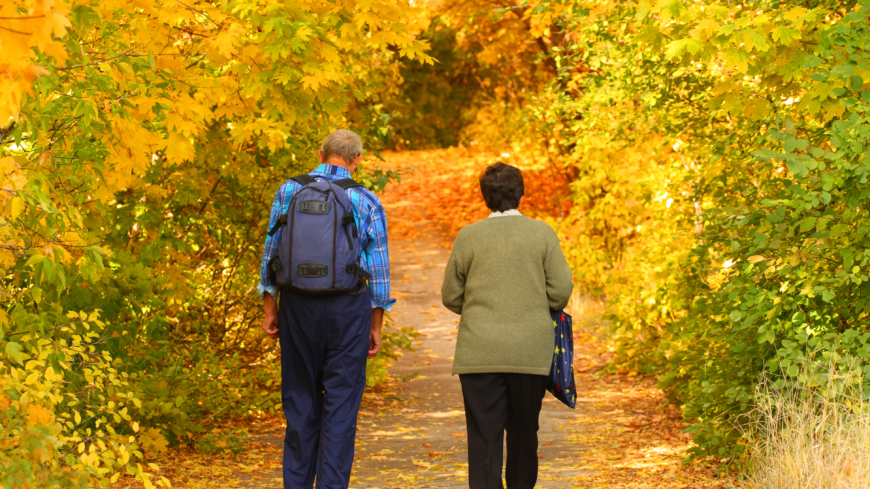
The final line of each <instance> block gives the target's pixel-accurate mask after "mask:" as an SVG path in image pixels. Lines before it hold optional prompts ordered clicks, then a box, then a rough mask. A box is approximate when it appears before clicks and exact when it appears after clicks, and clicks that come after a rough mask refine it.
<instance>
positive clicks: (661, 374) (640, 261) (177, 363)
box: [0, 0, 870, 489]
mask: <svg viewBox="0 0 870 489" xmlns="http://www.w3.org/2000/svg"><path fill="white" fill-rule="evenodd" d="M868 9H870V6H867V5H865V4H864V3H861V2H834V1H827V0H820V1H814V2H771V1H767V0H758V1H746V2H742V3H738V2H736V1H713V2H686V1H683V0H661V1H657V2H646V1H641V2H634V1H609V0H608V1H591V0H571V1H563V0H523V1H520V2H517V3H516V4H511V5H508V4H503V3H502V2H498V1H491V0H483V1H469V0H443V1H441V2H432V3H431V4H428V5H423V4H418V3H414V5H412V4H411V3H410V2H403V1H392V0H365V1H357V0H349V1H341V2H338V1H335V2H332V1H305V0H299V1H292V2H276V1H273V0H216V1H201V0H199V1H180V0H134V1H129V2H121V1H117V0H40V1H37V0H11V1H5V2H3V3H2V4H0V48H2V50H0V186H2V189H0V281H2V282H0V283H2V290H0V294H2V297H3V304H2V308H0V355H2V358H0V467H3V468H4V470H3V471H0V486H2V487H4V488H7V489H8V488H12V487H25V486H26V487H58V486H63V487H76V486H84V485H87V484H96V483H101V482H107V481H111V480H113V479H115V480H117V478H119V477H121V476H124V477H136V478H138V479H139V480H141V481H142V483H143V484H144V485H145V486H149V487H150V486H151V485H154V484H163V485H166V484H167V482H166V481H165V480H163V479H161V478H160V477H159V475H155V474H156V470H155V467H152V466H149V465H148V463H149V462H148V460H149V459H148V456H149V455H152V454H158V453H161V452H162V451H165V450H166V448H167V447H168V446H171V445H178V444H187V445H190V446H195V445H196V444H197V443H198V441H200V440H202V439H204V433H205V431H206V430H208V428H209V427H210V426H211V424H212V423H215V422H218V421H220V420H221V419H224V418H225V417H230V416H241V415H245V414H249V413H252V412H259V411H262V410H266V409H270V408H271V407H273V406H274V405H275V403H276V398H275V394H274V393H275V392H276V391H277V389H276V388H275V387H274V381H275V379H276V377H275V374H276V372H277V365H276V364H275V350H274V345H273V344H271V343H268V344H267V343H265V340H264V338H263V336H262V335H261V334H260V332H259V331H258V322H259V320H260V312H259V304H258V301H257V300H256V293H255V291H254V286H255V284H256V282H257V277H258V273H259V272H258V262H259V258H260V257H259V252H260V247H261V244H262V239H263V229H264V227H265V221H266V219H267V213H268V208H269V203H270V201H271V198H272V195H271V192H273V191H274V189H275V188H277V185H278V184H279V182H281V181H283V180H284V179H286V178H287V177H288V176H289V175H292V174H293V173H297V172H301V171H304V170H307V169H309V168H311V166H312V165H313V163H314V161H313V154H314V150H315V149H316V146H317V145H318V143H319V141H320V140H321V139H322V137H323V135H324V134H325V133H326V132H328V131H329V130H330V129H333V128H336V127H340V126H341V127H344V126H348V127H352V128H354V129H355V130H357V131H358V132H360V133H362V134H363V136H364V138H365V140H366V144H367V147H368V148H369V149H377V148H378V147H381V146H384V145H387V144H390V145H392V146H393V147H395V148H397V149H405V148H419V147H436V146H440V145H445V144H456V145H457V146H461V147H458V148H456V149H453V150H451V151H455V152H456V155H457V158H456V159H455V160H454V159H452V158H451V157H450V153H449V152H447V153H443V152H442V153H437V155H436V154H435V153H432V154H430V153H426V152H422V153H418V154H419V159H420V164H419V168H420V171H424V170H425V171H426V172H427V178H428V180H423V179H418V180H415V181H417V182H421V183H419V184H417V185H418V186H419V187H417V188H415V187H413V186H411V185H409V186H408V187H406V189H404V190H402V191H403V192H406V193H407V199H405V200H400V201H399V204H404V203H405V202H407V203H408V204H407V206H406V207H407V211H408V212H409V213H410V214H411V215H413V213H414V212H415V211H414V210H413V205H417V204H415V203H416V202H418V201H417V200H415V196H416V195H419V194H420V193H425V194H426V195H427V200H426V201H425V202H426V204H427V205H430V206H433V207H437V208H438V209H439V212H437V213H434V215H436V216H437V217H436V220H437V221H438V223H439V225H443V226H447V228H448V229H449V230H451V231H455V230H456V229H458V228H459V227H461V226H462V225H463V224H465V223H467V222H471V221H473V220H476V219H479V218H480V217H483V215H485V212H486V211H485V210H484V209H482V207H481V206H480V202H479V201H473V200H469V198H468V197H467V196H468V195H473V194H474V192H471V191H472V190H474V189H475V188H476V187H475V185H476V177H477V173H478V171H479V169H480V167H481V166H483V165H485V164H488V163H490V162H493V161H496V160H503V161H505V162H507V163H513V164H516V165H517V166H520V167H521V168H523V170H524V171H525V172H526V175H527V185H528V195H527V201H526V207H525V209H526V210H527V212H528V213H530V214H532V215H535V216H537V217H542V218H545V219H547V220H548V221H549V222H550V223H552V225H553V226H554V227H555V228H556V229H557V230H558V231H559V233H560V234H561V236H562V238H563V243H564V246H565V251H566V254H567V255H568V257H569V259H570V261H571V263H572V266H573V267H574V270H575V273H576V277H577V281H578V283H580V284H581V286H582V288H583V290H584V291H585V292H586V293H588V294H590V295H591V296H594V297H596V298H598V299H600V300H601V301H602V302H603V303H604V304H605V307H606V309H605V310H606V318H607V323H606V324H607V325H608V334H609V340H610V345H611V346H612V348H613V349H614V351H615V352H616V354H617V357H616V359H615V360H614V362H613V365H612V367H613V368H618V369H632V370H635V371H638V372H643V373H649V374H653V375H656V376H657V378H658V381H659V385H660V386H661V387H663V388H665V389H666V391H667V393H668V395H669V397H670V400H671V401H672V402H675V403H676V404H677V405H678V406H680V407H681V409H682V413H683V416H684V418H685V419H686V421H687V422H689V423H690V424H691V428H690V430H691V432H692V433H693V434H694V439H695V442H696V444H697V446H696V447H695V449H694V452H693V453H694V455H696V456H698V457H702V458H712V459H715V460H724V461H732V460H738V461H744V460H745V458H744V449H743V447H744V446H745V445H746V444H747V443H751V442H752V436H754V435H753V434H752V433H753V432H752V431H751V430H750V431H747V430H745V429H741V423H742V421H741V420H742V419H743V416H742V415H743V414H745V413H747V412H750V411H751V410H752V409H753V408H754V407H755V406H756V404H757V393H756V386H757V385H758V383H759V381H760V379H762V378H763V376H764V375H766V374H765V372H767V373H768V374H776V375H779V376H780V377H778V381H777V382H778V383H775V386H776V387H777V388H786V387H788V388H790V387H793V386H796V385H797V386H800V387H801V388H807V389H810V390H812V389H815V388H816V387H817V386H821V385H827V384H826V383H825V376H826V375H827V374H826V372H828V370H827V369H828V367H829V365H830V364H831V362H833V364H834V365H835V366H840V367H837V368H841V369H844V370H850V372H849V375H845V374H844V377H848V378H852V379H854V378H855V376H856V375H857V376H858V377H860V379H861V380H860V382H861V383H862V385H866V384H867V381H866V377H865V375H866V373H867V372H870V367H867V366H866V365H867V358H868V357H870V349H868V348H870V347H868V346H867V344H868V341H870V332H868V328H867V327H866V324H865V323H866V318H867V310H868V307H870V305H868V301H870V288H868V286H867V284H868V280H870V279H868V274H867V267H868V265H870V251H868V249H867V246H866V242H867V239H866V238H867V235H868V233H870V220H868V218H867V217H866V209H867V207H868V205H870V202H868V199H870V192H867V190H866V188H867V175H868V168H867V164H868V160H867V152H866V145H867V134H868V127H870V126H868V125H870V122H868V119H867V111H868V108H870V105H868V104H870V89H868V88H867V86H868V85H867V84H866V83H865V81H867V80H870V67H868V65H867V63H868V61H867V60H868V57H870V54H868V41H870V24H868V20H867V19H868V15H870V10H868ZM430 41H431V43H432V44H433V45H434V46H432V47H431V51H429V49H430V45H429V43H430ZM427 52H431V53H438V56H439V57H440V59H442V61H443V62H442V63H441V64H438V65H434V64H432V63H434V61H435V60H434V59H433V58H431V57H430V55H429V54H427ZM444 63H449V66H447V65H445V64H444ZM403 82H404V83H403ZM433 93H436V94H437V96H432V94H433ZM430 121H431V124H430V125H427V123H429V122H430ZM392 123H395V124H392ZM391 124H392V126H393V127H394V128H395V131H396V135H397V136H398V137H396V138H393V139H390V138H389V136H390V135H391V131H392V130H393V129H392V127H391ZM424 126H425V128H424ZM430 128H431V130H430ZM445 154H446V155H447V157H446V159H445V156H444V155H445ZM386 160H387V162H386V163H384V166H385V169H387V170H389V169H390V165H391V163H390V157H389V156H387V157H386ZM371 161H372V160H370V163H369V166H368V169H367V171H366V172H365V173H364V174H363V175H361V177H360V178H362V179H363V180H365V181H366V183H367V184H368V185H370V186H372V187H380V188H383V186H384V185H385V184H386V183H387V181H388V180H390V178H389V177H390V176H394V175H390V174H386V173H384V172H382V171H380V170H377V169H375V168H374V165H373V164H371ZM469 161H471V162H472V163H471V164H469V163H468V162H469ZM427 182H428V183H427ZM459 196H462V197H459ZM399 204H396V206H398V207H401V206H400V205H399ZM392 211H395V210H391V212H392ZM411 231H412V230H411V228H410V227H409V228H408V229H405V230H404V231H403V229H402V228H401V227H397V228H394V229H393V230H392V232H393V233H395V232H411ZM407 341H408V337H407V336H404V337H403V336H401V334H398V336H397V337H396V345H398V346H397V347H401V345H403V344H407ZM855 365H857V367H855ZM372 368H374V367H372ZM852 370H855V371H854V372H852ZM381 373H382V372H381Z"/></svg>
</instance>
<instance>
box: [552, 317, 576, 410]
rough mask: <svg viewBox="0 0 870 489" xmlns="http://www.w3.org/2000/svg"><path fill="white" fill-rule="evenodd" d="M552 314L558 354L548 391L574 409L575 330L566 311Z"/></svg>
mask: <svg viewBox="0 0 870 489" xmlns="http://www.w3.org/2000/svg"><path fill="white" fill-rule="evenodd" d="M550 314H551V315H552V316H553V331H554V332H555V333H556V354H555V355H554V356H553V367H552V368H551V369H550V381H549V382H547V390H548V391H550V393H551V394H553V396H555V398H556V399H558V400H560V401H562V402H563V403H565V405H566V406H568V407H569V408H571V409H574V405H575V403H576V401H577V389H576V388H575V386H574V330H573V329H572V328H571V316H570V315H569V314H565V312H564V311H550Z"/></svg>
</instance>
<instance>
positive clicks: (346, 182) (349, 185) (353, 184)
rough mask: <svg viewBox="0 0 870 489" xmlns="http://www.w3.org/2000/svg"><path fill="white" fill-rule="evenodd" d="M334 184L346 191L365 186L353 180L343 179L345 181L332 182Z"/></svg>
mask: <svg viewBox="0 0 870 489" xmlns="http://www.w3.org/2000/svg"><path fill="white" fill-rule="evenodd" d="M332 184H333V185H337V186H339V187H341V188H342V189H344V190H347V189H349V188H354V187H362V186H363V184H361V183H359V182H357V181H356V180H354V179H353V178H343V179H341V180H336V181H334V182H332Z"/></svg>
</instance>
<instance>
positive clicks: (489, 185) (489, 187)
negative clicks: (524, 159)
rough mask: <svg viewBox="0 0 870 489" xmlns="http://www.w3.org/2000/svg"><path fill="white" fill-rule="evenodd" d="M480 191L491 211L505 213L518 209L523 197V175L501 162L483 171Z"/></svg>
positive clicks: (516, 169)
mask: <svg viewBox="0 0 870 489" xmlns="http://www.w3.org/2000/svg"><path fill="white" fill-rule="evenodd" d="M480 191H481V192H482V193H483V200H485V201H486V206H487V207H489V208H490V210H492V211H495V212H504V211H507V210H511V209H516V208H517V207H518V206H519V205H520V198H521V197H522V196H523V191H524V187H523V174H522V173H520V170H519V169H518V168H516V167H513V166H510V165H505V164H504V163H502V162H500V161H499V162H498V163H495V164H493V165H490V166H488V167H486V170H483V175H481V176H480Z"/></svg>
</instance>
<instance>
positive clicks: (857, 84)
mask: <svg viewBox="0 0 870 489" xmlns="http://www.w3.org/2000/svg"><path fill="white" fill-rule="evenodd" d="M850 83H851V85H852V90H854V91H856V92H857V91H859V90H861V88H862V87H863V86H864V79H863V78H861V77H860V76H858V75H855V76H853V77H852V79H851V80H850Z"/></svg>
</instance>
